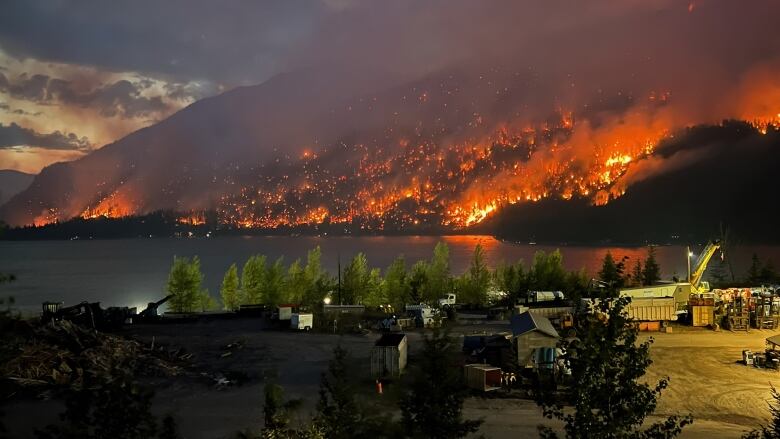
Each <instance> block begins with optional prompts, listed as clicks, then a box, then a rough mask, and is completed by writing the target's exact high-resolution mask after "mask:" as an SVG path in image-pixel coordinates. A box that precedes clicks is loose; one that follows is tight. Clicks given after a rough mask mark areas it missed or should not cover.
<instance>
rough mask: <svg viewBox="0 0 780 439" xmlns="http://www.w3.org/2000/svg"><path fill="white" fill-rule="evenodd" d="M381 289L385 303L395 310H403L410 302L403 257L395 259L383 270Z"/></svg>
mask: <svg viewBox="0 0 780 439" xmlns="http://www.w3.org/2000/svg"><path fill="white" fill-rule="evenodd" d="M382 289H383V290H384V296H385V297H386V298H387V302H388V303H389V304H390V305H392V306H393V307H394V308H396V309H403V307H404V305H405V304H406V303H409V302H410V301H411V298H410V286H409V279H408V277H407V274H406V261H405V260H404V257H403V256H399V257H397V258H395V260H394V261H393V263H392V264H390V266H389V267H387V270H385V278H384V279H383V280H382Z"/></svg>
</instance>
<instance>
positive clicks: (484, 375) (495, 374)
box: [463, 364, 501, 392]
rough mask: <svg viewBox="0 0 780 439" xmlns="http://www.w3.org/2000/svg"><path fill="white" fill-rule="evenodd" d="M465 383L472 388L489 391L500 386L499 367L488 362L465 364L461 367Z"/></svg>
mask: <svg viewBox="0 0 780 439" xmlns="http://www.w3.org/2000/svg"><path fill="white" fill-rule="evenodd" d="M463 374H464V375H465V377H466V385H467V386H468V387H469V388H471V389H474V390H479V391H481V392H490V391H492V390H498V389H500V388H501V368H498V367H493V366H491V365H489V364H467V365H465V366H464V367H463Z"/></svg>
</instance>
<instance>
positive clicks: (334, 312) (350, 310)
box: [323, 305, 366, 316]
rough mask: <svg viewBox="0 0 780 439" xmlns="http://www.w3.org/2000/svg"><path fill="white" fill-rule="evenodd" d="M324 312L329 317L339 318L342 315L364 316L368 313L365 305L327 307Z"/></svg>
mask: <svg viewBox="0 0 780 439" xmlns="http://www.w3.org/2000/svg"><path fill="white" fill-rule="evenodd" d="M323 312H324V313H325V315H328V316H339V315H342V314H352V315H357V316H359V315H363V313H364V312H366V307H365V306H364V305H325V306H324V307H323Z"/></svg>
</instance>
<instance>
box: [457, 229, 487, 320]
mask: <svg viewBox="0 0 780 439" xmlns="http://www.w3.org/2000/svg"><path fill="white" fill-rule="evenodd" d="M459 284H460V285H459V287H460V288H459V293H460V300H461V301H463V302H465V303H470V304H474V305H485V304H487V301H488V297H487V292H488V288H490V271H489V270H488V268H487V263H486V262H485V253H484V251H483V250H482V246H481V245H480V244H477V245H476V247H474V253H473V255H472V257H471V264H470V265H469V269H468V271H467V272H466V273H465V274H464V275H463V277H462V279H461V281H460V282H459Z"/></svg>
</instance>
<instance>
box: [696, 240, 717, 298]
mask: <svg viewBox="0 0 780 439" xmlns="http://www.w3.org/2000/svg"><path fill="white" fill-rule="evenodd" d="M718 250H720V241H710V242H709V243H707V245H706V246H705V247H704V250H702V252H701V254H700V255H699V257H698V258H696V263H695V264H694V265H693V269H691V265H690V264H691V257H692V256H693V253H691V251H690V248H689V249H688V282H690V284H691V293H706V292H708V291H709V290H710V284H709V282H704V281H702V280H701V278H702V277H703V276H704V271H705V270H707V264H708V263H709V262H710V258H712V256H713V255H714V254H715V252H717V251H718ZM722 258H723V252H722V251H721V259H722Z"/></svg>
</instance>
